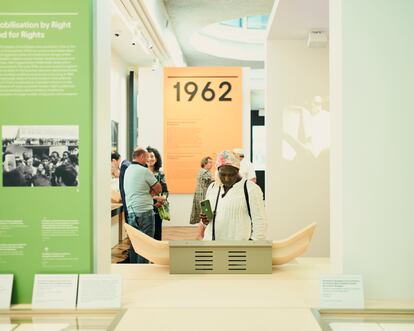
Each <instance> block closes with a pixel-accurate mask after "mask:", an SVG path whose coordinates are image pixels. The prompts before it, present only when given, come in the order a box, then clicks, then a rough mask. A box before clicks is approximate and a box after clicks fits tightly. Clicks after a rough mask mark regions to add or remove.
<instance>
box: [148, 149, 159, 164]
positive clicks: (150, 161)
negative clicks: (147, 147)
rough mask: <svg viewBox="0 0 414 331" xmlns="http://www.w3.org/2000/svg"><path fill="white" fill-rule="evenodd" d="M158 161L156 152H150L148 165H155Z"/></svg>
mask: <svg viewBox="0 0 414 331" xmlns="http://www.w3.org/2000/svg"><path fill="white" fill-rule="evenodd" d="M156 162H157V158H156V157H155V155H154V153H152V152H151V153H148V158H147V166H148V167H153V166H154V164H155V163H156Z"/></svg>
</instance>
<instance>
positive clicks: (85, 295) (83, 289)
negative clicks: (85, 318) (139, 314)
mask: <svg viewBox="0 0 414 331" xmlns="http://www.w3.org/2000/svg"><path fill="white" fill-rule="evenodd" d="M121 291H122V278H121V275H99V274H97V275H93V274H87V275H86V274H85V275H79V294H78V308H87V309H92V308H98V309H101V308H120V307H121Z"/></svg>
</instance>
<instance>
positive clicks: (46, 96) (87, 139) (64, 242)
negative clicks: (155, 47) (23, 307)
mask: <svg viewBox="0 0 414 331" xmlns="http://www.w3.org/2000/svg"><path fill="white" fill-rule="evenodd" d="M91 8H92V1H91V0H37V1H33V0H19V1H15V0H2V1H1V4H0V12H1V13H0V36H3V38H1V37H0V58H2V56H3V58H2V59H3V61H0V76H3V79H2V78H0V126H2V127H4V126H40V125H41V126H59V125H63V126H67V125H73V126H78V127H79V177H78V180H79V184H78V186H76V187H4V186H3V181H2V182H1V184H0V204H1V207H0V237H1V240H0V273H13V274H14V275H15V282H14V290H13V302H14V303H28V302H30V301H31V295H32V285H33V275H34V274H35V273H89V272H91V271H92V262H93V261H92V172H91V169H92V46H91V45H92V40H91V38H92V37H91V36H92V31H91V29H92V18H91V17H92V13H91ZM11 13H16V15H11ZM47 13H49V14H50V15H47ZM68 13H70V14H68ZM5 22H8V23H5ZM10 22H29V23H31V24H34V25H36V24H40V23H41V22H43V23H44V24H43V28H42V27H30V26H29V27H23V28H13V27H11V28H10ZM52 22H60V23H62V22H66V27H64V25H59V24H57V23H52ZM47 23H49V24H50V25H49V28H48V29H46V28H45V26H46V25H45V24H47ZM2 24H3V25H2ZM7 24H9V25H7ZM13 24H14V23H13ZM62 27H64V28H62ZM60 28H62V29H60ZM22 31H28V32H29V33H31V32H37V33H39V34H37V37H36V38H33V39H28V34H25V33H22ZM13 32H14V33H15V34H14V36H18V37H16V38H15V39H11V38H10V37H11V36H12V35H13ZM9 33H10V35H9ZM6 35H7V38H6V37H5V36H6ZM42 45H43V46H46V45H48V46H51V47H52V49H53V51H50V50H49V51H46V53H47V55H44V56H43V55H40V52H42V51H43V52H44V51H45V50H46V49H47V48H43V50H42V51H41V50H40V48H35V49H33V48H29V50H28V51H26V50H24V49H23V48H18V53H19V54H18V53H15V54H16V55H15V56H12V57H9V59H11V60H10V61H12V60H13V59H14V60H17V61H21V62H22V63H24V64H22V65H21V67H22V68H23V67H24V68H25V69H24V70H22V71H21V72H20V73H19V74H17V72H18V71H16V70H17V69H16V68H15V67H13V65H12V64H10V63H11V62H10V63H9V64H7V61H5V58H6V57H5V54H6V52H10V51H13V52H16V47H21V46H30V47H39V46H42ZM10 46H11V48H10ZM57 46H60V47H59V48H57ZM68 46H70V47H71V48H72V50H74V51H73V53H68V48H67V47H68ZM7 47H9V48H7ZM13 49H14V50H13ZM24 52H27V53H26V55H22V54H24ZM59 52H62V53H60V55H59ZM2 53H3V55H2ZM53 54H54V55H53ZM62 54H63V55H62ZM70 54H72V55H70ZM53 56H56V57H57V59H59V56H60V60H56V59H55V60H52V58H53ZM68 57H72V59H70V58H69V59H68ZM46 58H48V60H46ZM39 59H44V60H45V61H46V63H43V64H41V61H40V62H39ZM65 61H66V62H65ZM30 62H32V63H34V64H36V66H33V67H31V68H32V69H31V70H34V71H33V72H32V73H30V71H29V70H26V68H29V67H28V65H29V63H30ZM12 67H13V68H12ZM46 67H49V69H53V70H61V73H60V74H56V71H55V72H54V73H53V71H49V73H44V74H43V75H44V76H46V77H47V75H50V81H56V84H55V83H53V84H51V85H50V86H53V85H56V86H60V90H61V91H60V92H59V91H53V89H52V88H51V87H50V86H47V84H46V83H45V82H44V80H43V83H40V77H41V74H39V71H37V72H36V71H35V70H40V71H45V68H46ZM10 68H12V69H10ZM39 68H40V69H39ZM62 68H64V69H62ZM10 70H12V71H13V70H14V72H15V74H14V75H12V76H14V77H18V75H22V76H20V78H18V79H17V78H16V79H15V78H12V77H11V76H10V78H9V81H10V84H14V83H13V82H15V87H13V88H10V86H12V85H9V86H8V87H5V85H8V82H7V80H5V79H4V77H5V76H4V73H5V72H6V71H9V72H10ZM62 70H63V71H62ZM74 70H75V71H74ZM2 73H3V74H2ZM71 73H72V76H71V77H72V78H70V79H68V78H67V77H68V75H69V76H70V75H71ZM21 77H24V79H22V78H21ZM64 77H66V78H64ZM59 79H61V80H63V79H66V83H65V84H66V87H65V86H63V85H64V84H62V82H58V81H59ZM46 80H47V79H46ZM23 81H26V83H22V82H23ZM27 82H29V83H27ZM42 84H43V85H42ZM45 84H46V85H45ZM68 84H69V85H73V86H71V87H70V86H69V87H68V86H67V85H68ZM23 85H24V86H25V87H24V88H22V86H23ZM33 86H36V87H37V92H33V91H34V88H33ZM42 86H45V87H42ZM13 90H15V91H16V93H17V94H18V95H13ZM62 91H63V92H62ZM25 93H26V94H32V95H23V94H25ZM33 93H38V95H33ZM53 93H54V95H52V94H53ZM3 152H4V147H3V151H2V153H3ZM2 159H3V158H2ZM0 180H2V179H0ZM16 220H17V221H21V223H20V225H19V224H18V223H16ZM45 220H49V222H47V224H49V225H50V224H52V228H53V229H52V230H51V231H52V232H50V230H47V227H46V222H45ZM67 220H74V221H78V224H76V222H75V223H72V227H73V228H72V230H68V228H67V227H68V225H67V224H68V222H66V221H67ZM9 221H12V222H11V223H10V222H9ZM10 224H12V225H10ZM42 224H43V227H42ZM59 224H61V225H64V227H65V230H62V229H58V228H57V227H56V225H59ZM1 244H3V249H2V248H1ZM11 244H19V245H20V244H22V245H25V246H24V247H23V248H22V249H17V251H16V250H14V254H13V249H12V251H10V250H8V249H7V248H10V247H12V246H10V245H11ZM5 245H8V246H5ZM20 247H22V246H20Z"/></svg>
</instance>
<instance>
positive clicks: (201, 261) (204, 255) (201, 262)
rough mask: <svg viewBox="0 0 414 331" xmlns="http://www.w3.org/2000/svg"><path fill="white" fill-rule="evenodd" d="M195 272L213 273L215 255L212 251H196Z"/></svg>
mask: <svg viewBox="0 0 414 331" xmlns="http://www.w3.org/2000/svg"><path fill="white" fill-rule="evenodd" d="M194 270H197V271H213V270H214V253H213V251H212V250H196V251H194Z"/></svg>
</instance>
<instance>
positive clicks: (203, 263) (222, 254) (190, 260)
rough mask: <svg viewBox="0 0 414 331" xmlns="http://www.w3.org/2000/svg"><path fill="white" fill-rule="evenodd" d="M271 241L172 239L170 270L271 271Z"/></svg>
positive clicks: (185, 272) (242, 272)
mask: <svg viewBox="0 0 414 331" xmlns="http://www.w3.org/2000/svg"><path fill="white" fill-rule="evenodd" d="M270 273H272V242H271V241H199V240H194V241H188V240H177V241H170V274H270Z"/></svg>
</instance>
